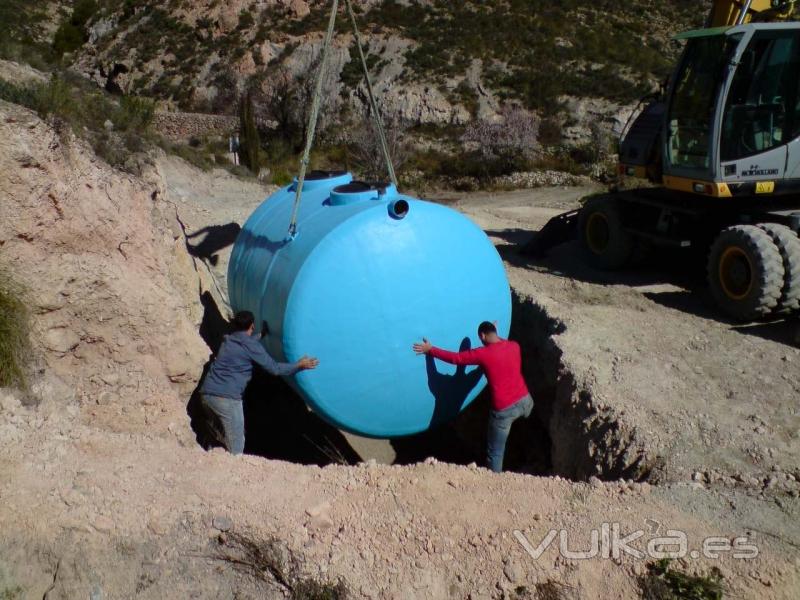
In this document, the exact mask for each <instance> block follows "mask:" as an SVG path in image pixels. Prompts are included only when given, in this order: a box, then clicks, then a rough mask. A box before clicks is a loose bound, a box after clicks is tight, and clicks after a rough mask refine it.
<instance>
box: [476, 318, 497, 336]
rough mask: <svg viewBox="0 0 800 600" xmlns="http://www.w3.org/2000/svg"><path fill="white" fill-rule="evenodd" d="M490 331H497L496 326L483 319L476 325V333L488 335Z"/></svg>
mask: <svg viewBox="0 0 800 600" xmlns="http://www.w3.org/2000/svg"><path fill="white" fill-rule="evenodd" d="M490 333H497V327H495V326H494V323H489V321H484V322H483V323H481V324H480V325H478V335H489V334H490Z"/></svg>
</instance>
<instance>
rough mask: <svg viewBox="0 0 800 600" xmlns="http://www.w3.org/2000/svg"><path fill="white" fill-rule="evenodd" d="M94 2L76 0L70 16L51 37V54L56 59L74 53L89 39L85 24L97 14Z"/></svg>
mask: <svg viewBox="0 0 800 600" xmlns="http://www.w3.org/2000/svg"><path fill="white" fill-rule="evenodd" d="M97 9H98V6H97V2H95V0H77V2H75V7H74V8H73V9H72V15H71V16H70V18H69V19H67V20H66V21H64V22H63V23H62V24H61V25H60V26H59V28H58V29H57V30H56V33H55V36H54V37H53V52H54V53H55V55H56V56H57V57H60V56H62V55H63V54H64V53H66V52H74V51H75V50H77V49H78V48H80V47H81V46H83V44H84V43H85V42H86V40H88V39H89V33H88V31H87V27H86V25H87V23H88V22H89V20H90V19H91V18H92V17H93V16H94V14H95V13H96V12H97Z"/></svg>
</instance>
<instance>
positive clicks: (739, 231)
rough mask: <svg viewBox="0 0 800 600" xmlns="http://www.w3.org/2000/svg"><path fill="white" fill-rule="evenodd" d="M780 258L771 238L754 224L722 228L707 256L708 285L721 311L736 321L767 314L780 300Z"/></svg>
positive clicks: (781, 261) (781, 287) (781, 271)
mask: <svg viewBox="0 0 800 600" xmlns="http://www.w3.org/2000/svg"><path fill="white" fill-rule="evenodd" d="M783 275H784V269H783V258H782V257H781V253H780V250H779V249H778V247H777V246H776V245H775V242H773V241H772V237H771V236H770V235H769V234H768V233H767V232H766V231H764V230H763V229H760V228H759V227H757V226H755V225H734V226H733V227H728V228H727V229H723V230H722V232H720V234H719V235H718V236H717V239H716V240H714V243H713V244H712V245H711V252H710V254H709V256H708V284H709V287H710V288H711V294H712V295H713V296H714V299H715V300H716V302H717V304H718V305H719V306H720V308H722V310H723V311H725V313H727V314H728V315H729V316H730V317H732V318H734V319H736V320H738V321H751V320H753V319H758V318H761V317H765V316H767V315H768V314H770V313H771V312H772V311H773V310H774V309H775V307H777V306H778V302H779V301H780V299H781V291H782V289H783Z"/></svg>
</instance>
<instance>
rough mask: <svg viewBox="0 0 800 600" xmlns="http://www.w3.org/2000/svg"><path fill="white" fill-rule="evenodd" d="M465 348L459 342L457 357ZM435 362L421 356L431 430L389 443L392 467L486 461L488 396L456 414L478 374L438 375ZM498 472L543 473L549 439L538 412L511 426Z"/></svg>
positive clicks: (547, 463) (484, 393) (465, 344)
mask: <svg viewBox="0 0 800 600" xmlns="http://www.w3.org/2000/svg"><path fill="white" fill-rule="evenodd" d="M469 349H470V340H469V338H468V337H465V338H464V339H463V340H462V341H461V344H460V346H459V352H463V351H465V350H469ZM436 363H437V361H436V360H435V359H434V358H433V357H431V356H426V357H425V369H426V371H427V375H428V387H429V389H430V390H431V393H432V394H433V395H434V397H435V398H436V406H435V408H434V414H433V417H432V418H431V426H432V429H431V430H429V431H426V432H424V433H420V434H417V435H412V436H407V437H404V438H397V439H394V440H392V441H391V444H392V448H393V449H394V452H395V460H394V463H395V464H401V465H406V464H414V463H417V462H421V461H424V460H425V459H426V458H428V457H433V458H435V459H436V460H438V461H440V462H447V463H454V464H460V465H467V464H470V463H473V462H474V463H476V464H478V465H480V466H483V465H484V464H485V462H486V435H487V431H486V430H487V425H488V421H489V403H490V398H489V391H488V390H487V389H484V390H483V391H482V392H481V393H480V394H479V395H478V397H477V398H476V399H475V400H474V401H473V402H472V403H471V404H470V405H469V406H468V407H467V408H466V409H464V410H463V412H460V411H461V408H462V406H463V404H464V401H465V400H466V398H467V396H468V395H469V393H470V392H471V391H472V389H473V388H474V387H475V386H476V385H477V384H478V382H479V381H480V379H481V377H482V376H483V372H482V371H481V369H478V368H474V369H473V370H472V371H470V372H466V367H464V366H459V367H457V368H456V371H455V373H453V374H452V375H446V374H443V373H441V372H440V371H439V369H438V366H437V364H436ZM528 383H529V384H530V383H531V382H530V381H529V382H528ZM531 389H532V390H533V389H534V388H533V387H531ZM537 396H538V394H536V393H534V398H536V397H537ZM545 404H546V403H542V405H545ZM459 412H460V414H459ZM504 470H505V471H512V472H519V473H531V474H536V475H545V474H548V473H549V471H550V436H549V434H548V432H547V428H546V427H545V426H544V424H543V421H542V415H541V413H540V411H537V410H536V409H534V413H533V414H532V415H531V416H530V418H528V419H519V420H517V421H516V422H515V423H514V425H513V426H512V428H511V433H510V435H509V437H508V442H507V444H506V454H505V459H504Z"/></svg>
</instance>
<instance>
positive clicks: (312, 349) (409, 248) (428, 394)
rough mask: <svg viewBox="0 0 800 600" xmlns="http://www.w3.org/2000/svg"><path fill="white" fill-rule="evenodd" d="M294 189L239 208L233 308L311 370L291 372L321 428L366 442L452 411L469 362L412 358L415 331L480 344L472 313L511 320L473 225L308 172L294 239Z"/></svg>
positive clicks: (469, 391)
mask: <svg viewBox="0 0 800 600" xmlns="http://www.w3.org/2000/svg"><path fill="white" fill-rule="evenodd" d="M294 197H295V184H292V185H290V186H288V187H285V188H283V189H281V190H278V191H277V192H275V193H274V194H273V195H272V196H270V197H269V198H267V200H265V201H264V203H263V204H261V206H259V207H258V208H257V209H256V211H255V212H254V213H253V214H252V215H251V216H250V218H249V219H248V220H247V222H246V223H245V225H244V228H243V229H242V231H241V232H240V234H239V237H238V239H237V240H236V244H235V245H234V248H233V253H232V255H231V260H230V265H229V267H228V291H229V295H230V300H231V307H232V308H233V310H235V311H239V310H249V311H251V312H252V313H253V314H254V315H255V317H256V329H257V330H259V329H261V328H262V327H263V324H264V323H266V326H267V328H268V331H269V333H268V334H267V335H266V336H265V337H264V338H263V343H264V345H265V347H266V349H267V351H268V352H269V353H270V354H271V355H272V356H273V357H274V358H275V359H277V360H281V361H288V362H293V361H295V360H297V359H298V358H300V357H301V356H302V355H303V354H308V355H310V356H315V357H317V358H319V361H320V364H319V367H318V368H317V369H315V370H313V371H305V372H302V373H299V374H298V375H296V376H295V377H293V378H291V380H290V383H291V385H292V386H293V387H294V388H295V389H296V390H297V391H298V392H299V393H300V395H301V396H302V397H303V399H304V400H305V401H306V403H307V404H308V405H309V406H310V407H311V408H312V409H313V410H314V411H315V412H316V413H317V414H318V415H319V416H321V417H322V418H324V419H325V420H326V421H328V422H329V423H331V424H332V425H334V426H336V427H338V428H340V429H344V430H346V431H349V432H352V433H356V434H360V435H366V436H371V437H380V438H390V437H398V436H404V435H409V434H413V433H419V432H422V431H425V430H428V429H431V428H433V427H435V426H437V425H440V424H442V423H445V422H447V421H449V420H451V419H453V418H454V417H455V416H456V415H457V414H458V413H459V411H460V410H462V409H463V408H464V407H466V406H467V405H468V404H469V403H470V402H471V401H472V400H473V399H474V398H475V396H476V395H477V394H478V393H479V392H480V391H481V389H482V388H483V386H484V385H485V380H484V378H483V375H482V373H481V372H480V370H479V369H476V368H475V367H466V368H464V367H459V368H456V367H454V366H451V365H447V364H444V363H442V362H441V361H434V360H433V359H431V358H428V357H423V356H416V355H415V354H414V352H413V351H412V349H411V345H412V344H413V343H414V342H415V341H419V340H421V339H422V337H423V336H425V337H427V338H428V339H429V340H430V341H431V342H432V343H433V344H435V345H437V346H440V347H444V348H448V349H459V348H460V349H466V348H468V347H473V348H474V347H477V346H478V345H479V344H480V341H479V340H478V338H477V327H478V324H479V323H480V322H481V321H497V329H498V332H499V333H500V335H501V336H505V335H507V334H508V329H509V326H510V322H511V294H510V290H509V287H508V280H507V279H506V274H505V269H504V268H503V263H502V261H501V260H500V257H499V256H498V254H497V251H496V250H495V248H494V246H493V245H492V243H491V242H490V241H489V239H488V238H487V237H486V235H485V234H484V233H483V231H482V230H481V229H480V228H478V227H477V226H476V225H475V224H474V223H473V222H472V221H470V220H469V219H467V218H466V217H465V216H464V215H462V214H460V213H458V212H456V211H454V210H451V209H448V208H446V207H444V206H441V205H438V204H433V203H430V202H425V201H422V200H417V199H414V198H411V197H409V196H404V195H401V194H399V193H398V192H397V189H396V188H395V187H394V186H392V185H383V184H365V183H361V182H354V181H353V178H352V176H351V175H350V174H349V173H344V172H320V171H315V172H312V173H310V174H309V176H308V177H307V179H306V180H305V184H304V186H303V195H302V201H301V204H300V209H299V213H298V220H297V234H296V235H295V236H294V238H293V239H290V238H289V237H288V235H287V231H288V226H289V222H290V220H291V213H292V206H293V202H294Z"/></svg>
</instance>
